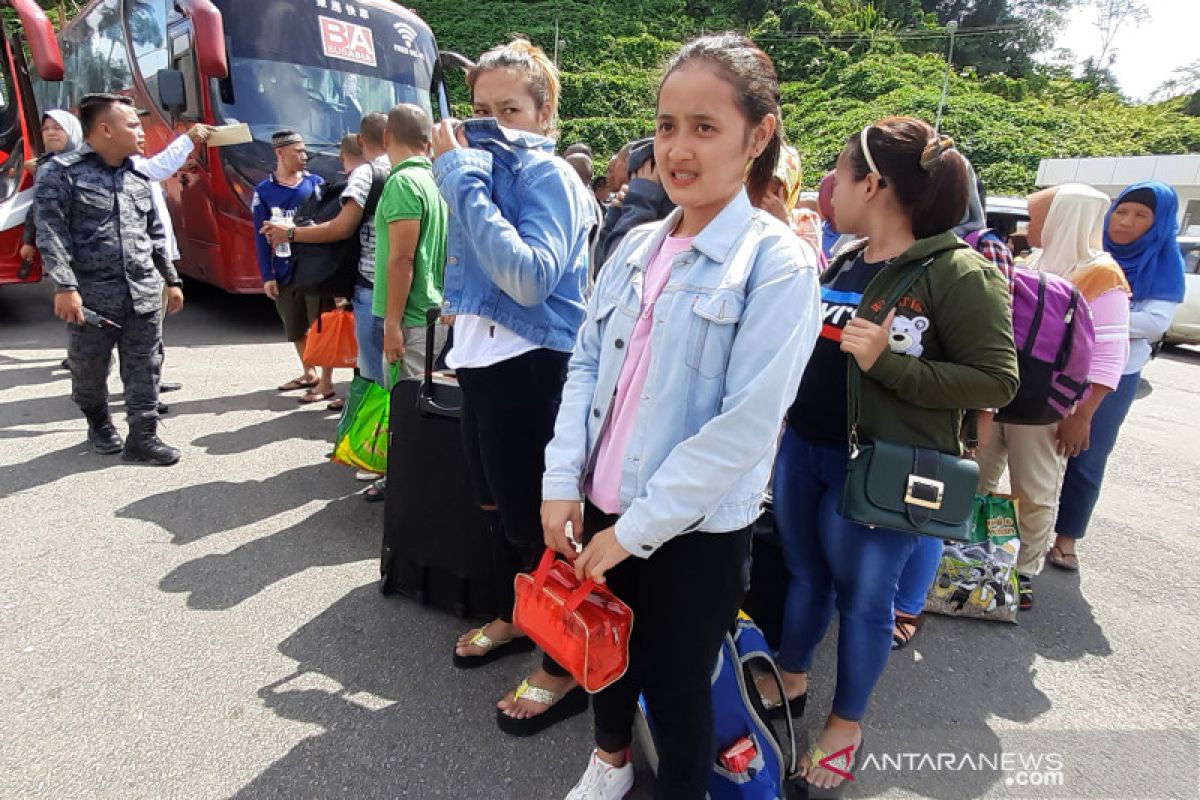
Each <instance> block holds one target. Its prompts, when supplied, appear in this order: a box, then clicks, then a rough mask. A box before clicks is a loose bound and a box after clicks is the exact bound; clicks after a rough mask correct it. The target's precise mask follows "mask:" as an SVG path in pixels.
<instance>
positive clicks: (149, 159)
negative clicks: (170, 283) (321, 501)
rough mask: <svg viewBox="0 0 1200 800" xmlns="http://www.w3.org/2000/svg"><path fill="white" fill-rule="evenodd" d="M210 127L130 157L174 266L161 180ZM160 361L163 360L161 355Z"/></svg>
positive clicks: (163, 387)
mask: <svg viewBox="0 0 1200 800" xmlns="http://www.w3.org/2000/svg"><path fill="white" fill-rule="evenodd" d="M213 130H214V128H213V127H212V126H211V125H205V124H203V123H197V124H195V125H193V126H192V127H191V128H190V129H189V130H188V131H187V132H186V133H182V134H180V135H179V136H176V137H175V138H174V139H172V140H171V142H170V143H169V144H168V145H167V146H166V147H164V148H163V149H162V151H160V152H158V153H155V154H154V155H153V156H133V158H132V161H133V168H134V169H136V170H137V171H138V172H140V173H141V174H142V175H144V176H146V177H147V178H149V179H150V194H151V197H152V198H153V199H154V210H155V211H157V212H158V218H159V219H160V220H162V226H163V233H164V234H165V235H166V237H167V255H168V256H169V257H170V259H171V261H172V262H175V263H176V266H178V262H179V242H178V240H176V238H175V225H174V224H173V223H172V222H171V214H170V212H169V211H167V198H166V196H165V195H164V194H163V190H162V186H161V183H162V182H163V181H165V180H167V179H168V178H170V177H171V176H173V175H174V174H175V173H176V172H178V171H179V170H180V169H181V168H182V167H183V165H184V164H186V163H187V160H188V156H190V155H191V154H192V152H193V151H194V150H195V149H196V146H197V145H201V144H204V143H205V142H207V141H208V137H209V136H210V135H211V134H212V132H213ZM166 307H167V304H166V302H165V301H164V302H163V314H164V320H165V315H166ZM163 360H164V361H165V360H166V358H165V354H164V358H163ZM182 388H183V384H181V383H178V382H176V381H159V384H158V390H159V392H174V391H177V390H178V389H182ZM158 411H159V413H160V414H165V413H166V406H165V405H164V404H163V403H161V402H160V403H159V408H158Z"/></svg>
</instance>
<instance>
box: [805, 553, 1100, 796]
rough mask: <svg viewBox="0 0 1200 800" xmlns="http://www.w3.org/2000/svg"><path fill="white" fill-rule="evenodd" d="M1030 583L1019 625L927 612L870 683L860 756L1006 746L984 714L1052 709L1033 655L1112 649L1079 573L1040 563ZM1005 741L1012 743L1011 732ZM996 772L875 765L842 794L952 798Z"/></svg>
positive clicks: (1027, 718) (1014, 716)
mask: <svg viewBox="0 0 1200 800" xmlns="http://www.w3.org/2000/svg"><path fill="white" fill-rule="evenodd" d="M1034 585H1035V587H1036V591H1037V605H1035V607H1034V608H1033V609H1032V610H1030V611H1027V612H1021V614H1020V617H1019V620H1020V621H1019V623H1018V624H1017V625H1008V624H1005V623H993V622H983V621H979V620H972V619H959V618H951V617H939V616H936V615H932V614H930V615H928V616H927V617H926V623H925V627H924V628H922V630H921V632H920V634H919V635H918V636H917V638H916V639H914V640H913V643H912V644H911V645H909V647H908V648H906V649H904V650H899V651H896V652H895V653H894V654H893V656H892V659H891V663H889V665H888V668H887V670H886V671H885V672H884V675H883V678H882V679H881V680H880V682H879V684H878V686H877V688H876V691H875V695H874V699H873V701H872V705H871V708H870V710H869V711H868V717H867V721H866V724H865V726H864V730H865V748H864V749H865V752H866V753H867V755H868V757H869V756H870V754H875V756H876V758H877V759H880V760H882V758H883V756H884V755H885V754H892V755H895V754H901V753H913V752H917V753H926V752H930V753H934V754H935V757H936V754H937V753H939V752H953V753H971V754H975V753H984V754H992V753H1000V752H1004V751H1005V749H1006V746H1005V744H1003V743H1002V742H1001V740H1000V738H999V737H998V736H997V734H996V732H995V731H993V730H992V729H991V727H990V724H989V723H990V722H991V721H992V718H994V717H999V718H1002V719H1005V720H1009V721H1011V722H1017V723H1028V722H1032V721H1033V720H1035V719H1037V718H1038V717H1039V716H1041V715H1042V714H1044V713H1046V712H1047V711H1049V710H1050V708H1051V701H1050V698H1048V697H1047V696H1046V695H1045V694H1044V693H1043V692H1042V691H1041V690H1040V689H1038V687H1037V686H1036V684H1035V682H1036V679H1037V670H1036V668H1035V667H1034V662H1035V659H1036V658H1037V657H1039V656H1040V657H1042V658H1047V659H1050V660H1053V661H1064V662H1065V661H1076V660H1078V659H1081V658H1085V657H1088V656H1100V657H1105V656H1109V655H1111V654H1112V648H1111V646H1110V645H1109V642H1108V639H1107V637H1106V636H1105V635H1104V632H1103V630H1101V628H1100V626H1099V625H1098V624H1097V622H1096V620H1095V617H1094V616H1093V614H1092V607H1091V604H1090V603H1089V602H1088V601H1087V599H1086V598H1085V597H1083V596H1082V595H1081V594H1080V591H1079V583H1078V576H1072V575H1067V574H1066V573H1058V572H1056V571H1054V570H1048V571H1047V572H1046V573H1044V574H1043V575H1042V576H1040V577H1039V578H1037V579H1036V580H1035V582H1034ZM826 653H827V654H828V646H826ZM917 653H919V654H920V659H919V660H918V659H917V657H916V655H915V654H917ZM830 666H832V665H830ZM817 668H818V670H819V672H817V673H816V674H815V680H816V681H817V683H818V684H819V685H822V686H821V688H825V689H826V691H822V692H821V694H822V695H826V694H827V691H828V687H824V686H823V685H824V684H826V683H827V682H828V681H830V680H832V676H831V674H830V673H829V672H827V671H826V669H827V668H826V667H825V666H824V665H823V664H821V663H818V665H817ZM827 676H828V677H827ZM809 708H810V709H811V708H813V706H812V703H811V701H810V704H809ZM816 708H817V709H818V710H819V711H818V714H816V715H809V722H808V723H807V724H808V727H809V728H812V729H813V731H814V733H815V732H816V730H817V728H816V726H817V725H818V722H819V721H820V720H823V719H824V716H823V714H824V711H825V709H827V708H828V701H825V703H824V704H818V705H817V707H816ZM1007 741H1008V749H1011V737H1008V739H1007ZM1004 780H1005V774H1004V773H1003V772H1000V771H992V770H986V769H982V770H978V771H969V770H961V771H945V770H943V771H934V770H930V769H924V770H921V771H919V772H904V771H896V770H894V769H893V770H886V769H885V770H882V771H881V770H879V769H876V770H871V771H864V772H862V773H861V774H860V775H859V779H858V781H856V784H855V786H854V787H853V788H852V789H850V790H848V791H847V792H846V796H847V797H873V796H876V795H878V794H881V793H883V792H884V791H886V790H889V789H896V788H899V789H903V790H907V791H910V792H917V793H920V795H922V796H926V797H935V798H944V799H945V800H960V798H963V797H981V796H983V795H985V794H987V793H988V792H989V790H990V789H991V788H992V787H994V786H996V785H1001V786H1002V785H1003V784H1004Z"/></svg>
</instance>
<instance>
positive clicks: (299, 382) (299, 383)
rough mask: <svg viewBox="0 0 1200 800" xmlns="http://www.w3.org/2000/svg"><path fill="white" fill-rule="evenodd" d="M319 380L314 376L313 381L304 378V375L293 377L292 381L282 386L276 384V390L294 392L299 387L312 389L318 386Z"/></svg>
mask: <svg viewBox="0 0 1200 800" xmlns="http://www.w3.org/2000/svg"><path fill="white" fill-rule="evenodd" d="M319 382H320V381H318V380H317V379H316V378H313V379H312V380H311V381H306V380H304V378H303V377H300V378H292V379H291V380H290V381H288V382H287V383H285V384H283V385H282V386H276V387H275V391H277V392H294V391H296V390H297V389H311V388H312V387H314V386H316V385H317V384H318V383H319Z"/></svg>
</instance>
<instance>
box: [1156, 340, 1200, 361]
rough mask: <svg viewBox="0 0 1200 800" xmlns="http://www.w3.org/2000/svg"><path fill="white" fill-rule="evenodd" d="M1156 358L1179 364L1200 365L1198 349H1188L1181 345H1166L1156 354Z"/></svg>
mask: <svg viewBox="0 0 1200 800" xmlns="http://www.w3.org/2000/svg"><path fill="white" fill-rule="evenodd" d="M1158 357H1159V358H1163V359H1166V360H1167V361H1176V362H1178V363H1180V364H1197V363H1200V347H1196V346H1192V347H1188V346H1185V345H1181V344H1173V345H1166V346H1165V347H1163V349H1162V350H1160V351H1159V352H1158Z"/></svg>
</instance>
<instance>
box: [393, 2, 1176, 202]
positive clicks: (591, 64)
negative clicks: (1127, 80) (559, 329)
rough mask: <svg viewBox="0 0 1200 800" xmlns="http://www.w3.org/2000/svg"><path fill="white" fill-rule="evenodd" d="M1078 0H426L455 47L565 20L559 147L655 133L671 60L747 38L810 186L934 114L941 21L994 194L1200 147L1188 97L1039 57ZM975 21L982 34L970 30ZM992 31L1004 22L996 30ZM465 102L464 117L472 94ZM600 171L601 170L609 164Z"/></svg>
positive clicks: (432, 20)
mask: <svg viewBox="0 0 1200 800" xmlns="http://www.w3.org/2000/svg"><path fill="white" fill-rule="evenodd" d="M1072 2H1073V0H875V2H864V1H862V0H725V2H715V1H712V0H708V1H706V0H595V1H594V2H587V1H586V0H578V1H577V0H474V2H472V3H471V5H470V13H467V14H464V13H463V9H464V7H463V4H462V3H461V1H460V0H413V2H412V5H413V7H414V9H415V10H416V11H417V12H418V13H419V14H420V15H421V16H422V17H423V18H424V19H425V20H426V21H427V22H428V23H429V24H430V26H431V27H432V28H433V30H434V33H435V34H436V35H437V37H438V43H439V45H440V46H441V47H442V48H443V49H447V50H456V51H458V52H461V53H463V54H464V55H466V56H468V57H471V58H474V57H477V56H478V55H479V54H480V53H481V52H483V51H484V50H485V49H487V48H488V47H490V46H492V45H494V44H498V43H500V42H503V41H505V40H506V39H507V38H509V36H510V35H513V34H523V35H525V36H528V37H529V38H531V39H532V40H533V41H534V43H536V44H538V45H541V46H542V47H543V48H545V49H546V51H547V52H550V53H552V52H553V51H554V23H555V19H556V18H557V20H558V24H559V38H560V40H561V44H560V55H559V63H560V66H561V68H562V70H563V85H564V89H563V99H562V106H561V117H562V122H561V125H560V127H561V129H562V141H563V142H564V143H569V142H573V141H577V140H582V141H586V142H588V143H589V144H591V146H592V147H593V149H594V150H595V151H596V153H597V155H598V156H600V155H603V156H607V154H609V153H611V152H612V151H613V150H614V149H615V148H616V147H618V146H620V144H621V143H622V142H624V141H626V140H628V139H630V138H634V137H637V136H644V135H647V134H648V133H649V132H650V131H651V130H652V122H651V121H652V117H653V110H654V97H655V89H656V85H657V80H658V77H659V70H660V69H661V65H662V63H663V62H664V61H665V60H666V58H667V57H668V56H669V55H670V54H671V53H672V52H673V51H674V49H675V48H676V47H677V46H678V45H679V43H681V42H682V41H684V40H685V39H687V38H688V37H690V36H692V35H695V34H698V33H702V32H705V31H718V30H724V29H730V28H732V29H737V30H742V31H745V32H747V33H749V34H750V35H751V36H752V37H753V38H754V39H755V40H756V41H757V42H758V43H759V44H760V45H761V46H762V47H763V48H764V49H765V50H766V51H767V52H768V53H769V54H770V55H771V56H772V58H773V59H774V61H775V65H776V69H777V71H778V73H779V77H780V79H781V81H782V82H783V120H784V129H785V131H786V134H787V137H788V139H789V141H790V142H791V143H792V144H793V145H795V146H796V147H797V148H798V149H799V150H800V152H801V153H802V155H803V157H804V163H805V184H806V185H807V186H809V187H812V186H814V185H815V184H816V182H817V181H818V180H819V179H820V177H821V175H822V174H823V173H824V172H825V170H827V169H829V168H830V167H831V166H832V165H833V162H834V161H835V160H836V157H837V153H838V151H839V150H840V149H841V146H842V144H843V143H844V142H845V140H846V138H847V137H848V136H849V135H851V134H852V133H855V132H857V131H858V130H859V129H860V128H861V127H862V126H863V125H865V124H867V123H868V122H870V121H872V120H876V119H879V118H881V117H884V116H887V115H890V114H911V115H915V116H919V117H922V118H924V119H927V120H930V121H932V120H933V119H934V117H935V115H936V113H937V103H938V97H939V95H940V91H941V82H942V76H943V73H944V69H945V62H944V60H943V59H944V55H945V49H946V39H945V36H944V35H943V34H942V32H941V26H942V25H943V24H944V23H945V22H948V21H950V20H956V21H957V22H958V23H959V25H960V26H961V27H962V29H963V30H964V31H965V32H966V33H967V34H968V35H964V36H959V37H958V39H957V41H956V43H955V56H954V71H953V73H952V75H951V80H950V88H949V94H948V97H947V102H946V108H945V111H944V115H943V117H944V119H943V124H942V128H943V130H944V132H945V133H947V134H949V135H950V136H953V137H954V139H955V140H956V142H957V143H958V145H959V147H960V148H961V149H962V150H963V152H965V153H966V154H967V156H968V157H970V158H971V160H972V161H973V162H974V164H975V166H976V168H977V169H978V170H979V172H980V174H981V176H982V177H983V179H984V181H985V183H986V185H987V186H988V191H989V192H993V193H997V194H1000V193H1023V192H1026V191H1028V190H1030V189H1031V188H1032V187H1033V183H1034V179H1035V177H1036V175H1037V167H1038V162H1039V161H1040V160H1041V159H1043V158H1051V157H1075V156H1118V155H1140V154H1150V153H1160V154H1165V153H1187V152H1200V119H1198V118H1196V117H1194V116H1189V115H1187V114H1185V113H1183V110H1184V107H1185V105H1186V104H1187V101H1188V99H1189V97H1188V96H1187V95H1184V96H1181V97H1177V98H1174V99H1171V100H1167V101H1163V102H1159V103H1154V104H1146V105H1134V104H1131V103H1129V102H1128V101H1127V100H1125V99H1124V98H1123V97H1122V96H1121V95H1120V94H1119V93H1118V92H1116V91H1113V90H1111V89H1110V90H1107V91H1105V90H1102V89H1098V88H1097V87H1096V86H1094V85H1092V84H1090V83H1088V82H1086V81H1079V80H1073V79H1072V78H1071V75H1070V69H1069V67H1067V66H1059V67H1049V66H1045V65H1042V64H1039V63H1038V62H1037V61H1035V60H1034V56H1035V54H1036V53H1037V52H1038V51H1041V50H1044V49H1046V48H1048V47H1050V46H1051V45H1052V44H1053V37H1054V33H1055V31H1056V29H1057V26H1058V24H1059V22H1060V20H1061V15H1062V14H1063V13H1064V12H1065V11H1066V10H1067V9H1068V8H1069V6H1070V5H1071V4H1072ZM972 29H977V30H979V29H981V32H980V33H972ZM989 29H993V30H991V31H990V32H989ZM457 88H458V91H457V92H456V93H455V97H456V99H457V100H459V101H460V104H461V105H457V106H456V107H457V108H458V109H459V110H462V111H465V110H466V109H465V98H466V95H465V92H464V91H463V90H462V88H461V87H457ZM598 167H599V168H600V169H603V164H602V163H601V164H598Z"/></svg>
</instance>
